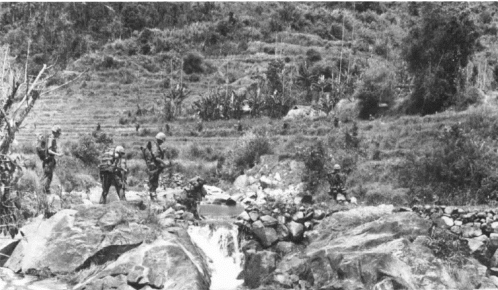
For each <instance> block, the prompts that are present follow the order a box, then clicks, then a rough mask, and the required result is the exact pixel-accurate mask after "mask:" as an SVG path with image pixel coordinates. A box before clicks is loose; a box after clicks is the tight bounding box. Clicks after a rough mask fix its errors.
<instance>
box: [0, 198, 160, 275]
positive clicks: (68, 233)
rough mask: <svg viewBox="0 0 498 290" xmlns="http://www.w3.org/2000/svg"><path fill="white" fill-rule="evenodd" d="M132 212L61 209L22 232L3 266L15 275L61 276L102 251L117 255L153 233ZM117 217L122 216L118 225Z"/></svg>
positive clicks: (116, 205)
mask: <svg viewBox="0 0 498 290" xmlns="http://www.w3.org/2000/svg"><path fill="white" fill-rule="evenodd" d="M112 211H116V212H117V213H112ZM134 212H135V210H134V209H130V208H127V207H126V206H125V205H124V204H122V203H119V202H118V203H112V204H108V205H105V206H102V205H94V206H83V205H82V206H80V207H78V208H77V209H75V210H68V209H66V210H61V211H60V212H58V213H57V214H55V215H54V216H52V217H51V218H49V219H43V217H39V218H37V219H35V220H34V221H33V222H31V223H29V224H27V225H26V226H24V227H23V228H22V229H21V231H22V232H23V233H24V235H25V237H24V238H23V239H22V240H21V242H20V243H19V245H18V246H17V247H16V249H15V250H14V252H13V253H12V255H11V257H10V258H9V260H8V261H7V262H6V264H5V266H6V267H8V268H10V269H12V270H14V271H16V272H19V271H21V272H26V271H28V270H30V269H35V270H36V269H38V270H39V269H48V270H49V271H50V272H51V273H54V274H64V273H68V272H72V271H75V270H76V269H79V268H80V267H82V266H83V265H84V263H85V262H86V261H90V260H91V258H92V257H94V255H96V254H97V253H98V252H99V251H101V250H103V249H105V248H108V247H113V248H114V250H113V251H114V253H115V254H117V255H119V254H120V253H122V252H124V251H127V250H129V249H131V248H133V247H136V246H138V245H140V244H141V243H142V242H144V240H145V239H146V238H147V236H150V235H151V234H152V230H151V229H150V228H148V227H147V226H145V225H139V224H137V223H136V222H135V219H136V218H137V217H136V216H135V215H134ZM118 216H121V217H122V220H121V221H119V224H117V222H118V221H117V220H116V219H115V218H116V217H118Z"/></svg>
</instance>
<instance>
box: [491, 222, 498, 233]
mask: <svg viewBox="0 0 498 290" xmlns="http://www.w3.org/2000/svg"><path fill="white" fill-rule="evenodd" d="M491 228H492V229H493V231H494V232H495V233H498V221H497V222H493V223H491Z"/></svg>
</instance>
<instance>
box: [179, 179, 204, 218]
mask: <svg viewBox="0 0 498 290" xmlns="http://www.w3.org/2000/svg"><path fill="white" fill-rule="evenodd" d="M204 184H206V181H204V179H202V178H201V177H199V176H196V177H194V178H192V179H190V180H189V181H188V184H187V186H185V187H184V188H183V190H184V192H185V195H186V196H185V197H184V199H183V200H181V201H180V203H182V204H183V205H185V207H186V208H187V210H188V211H190V212H191V213H193V214H194V217H195V218H196V219H200V216H199V211H198V210H197V207H198V205H199V203H200V202H201V200H202V198H203V197H204V196H205V195H206V192H205V191H203V186H204Z"/></svg>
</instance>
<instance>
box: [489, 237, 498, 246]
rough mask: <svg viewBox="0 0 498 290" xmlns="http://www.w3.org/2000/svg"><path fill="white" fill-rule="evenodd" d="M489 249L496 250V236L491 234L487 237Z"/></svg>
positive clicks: (497, 241)
mask: <svg viewBox="0 0 498 290" xmlns="http://www.w3.org/2000/svg"><path fill="white" fill-rule="evenodd" d="M489 248H490V249H491V250H496V249H498V234H496V233H491V234H490V235H489Z"/></svg>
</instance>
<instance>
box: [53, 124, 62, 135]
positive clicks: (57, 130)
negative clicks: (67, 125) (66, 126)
mask: <svg viewBox="0 0 498 290" xmlns="http://www.w3.org/2000/svg"><path fill="white" fill-rule="evenodd" d="M61 131H62V129H61V126H59V125H55V126H53V127H52V132H54V133H60V132H61Z"/></svg>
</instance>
